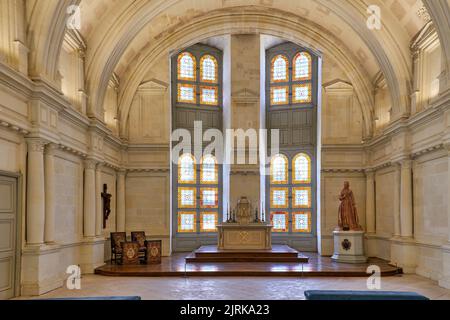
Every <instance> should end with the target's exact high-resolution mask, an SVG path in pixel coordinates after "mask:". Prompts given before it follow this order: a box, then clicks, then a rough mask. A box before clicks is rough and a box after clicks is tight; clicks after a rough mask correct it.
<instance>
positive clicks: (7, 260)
mask: <svg viewBox="0 0 450 320" xmlns="http://www.w3.org/2000/svg"><path fill="white" fill-rule="evenodd" d="M16 213H17V181H16V179H15V178H9V177H3V176H0V299H9V298H12V297H14V287H15V283H14V278H15V274H16V273H15V266H16V230H17V229H16V221H17V214H16Z"/></svg>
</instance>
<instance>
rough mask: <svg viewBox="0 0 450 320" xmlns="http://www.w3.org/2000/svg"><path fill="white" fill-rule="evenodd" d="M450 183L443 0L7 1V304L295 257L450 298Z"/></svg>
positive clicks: (2, 148) (448, 34)
mask: <svg viewBox="0 0 450 320" xmlns="http://www.w3.org/2000/svg"><path fill="white" fill-rule="evenodd" d="M198 123H200V124H201V128H200V129H198V128H197V125H198ZM233 130H234V131H233ZM261 130H266V131H261ZM272 130H276V131H277V132H278V135H277V136H276V137H274V136H271V135H270V132H271V131H272ZM227 131H230V132H234V134H236V137H234V136H232V137H231V139H229V140H227V139H225V138H224V146H223V148H217V149H216V150H215V151H214V152H207V151H205V150H208V145H209V144H210V143H211V142H212V141H215V142H217V141H218V139H219V138H218V137H219V136H220V134H218V133H222V134H223V136H225V133H226V132H227ZM208 132H209V133H211V132H212V133H211V135H210V136H208V135H207V133H208ZM236 132H237V133H236ZM253 132H255V134H254V136H253V138H255V139H256V140H255V139H253V141H256V142H257V143H256V144H252V142H251V141H252V139H251V138H252V133H253ZM260 132H267V133H268V134H267V136H266V139H263V137H262V136H261V134H260ZM174 133H177V134H174ZM183 134H189V136H191V137H192V140H191V141H190V142H187V143H186V141H183V142H184V143H186V144H187V146H189V147H190V148H191V150H192V151H190V152H185V151H183V152H181V153H180V154H179V155H178V156H177V157H176V160H174V157H175V156H176V155H175V153H174V152H173V150H175V149H176V148H177V145H178V143H179V142H180V141H181V140H180V139H179V135H183ZM242 135H243V136H244V138H243V141H244V143H243V144H242V145H241V144H239V139H240V137H242ZM197 138H199V139H200V143H199V144H200V153H198V152H197V151H198V150H197V149H196V145H195V146H194V144H195V139H197ZM235 138H236V139H235ZM246 139H248V140H246ZM246 141H248V143H247V142H246ZM274 141H275V142H279V143H278V146H277V147H278V149H275V150H278V151H277V152H276V153H272V152H271V151H272V149H274V147H273V145H272V143H273V142H274ZM230 143H231V145H230ZM255 150H257V151H256V153H255V152H254V151H255ZM239 151H240V152H241V154H242V153H243V154H244V157H243V160H244V161H239V156H237V157H235V154H236V153H237V152H239ZM221 152H223V154H218V153H221ZM252 152H253V153H252ZM252 154H256V156H253V158H252ZM224 159H227V160H230V159H232V161H231V162H230V161H223V160H224ZM241 160H242V159H241ZM252 160H253V161H252ZM344 182H348V185H349V188H350V189H351V191H352V199H353V200H352V201H353V202H354V204H355V206H354V207H353V208H355V214H356V212H357V216H356V218H357V219H358V221H357V223H356V222H355V225H357V227H358V228H359V227H360V229H361V230H357V231H355V230H354V232H356V233H357V234H356V235H355V234H353V235H352V237H353V236H354V237H355V238H349V236H347V235H346V234H345V233H344V238H345V237H346V239H345V241H344V242H342V240H343V239H344V238H342V239H341V240H339V239H340V238H337V237H339V232H340V231H336V228H337V227H338V221H341V220H340V219H341V218H340V217H341V209H340V208H341V207H340V203H341V201H343V200H342V199H341V197H340V194H341V195H342V193H341V191H342V192H344V191H345V190H348V189H345V188H344V190H343V186H344ZM449 195H450V0H370V1H369V0H302V1H297V0H246V1H243V0H182V1H176V0H151V1H150V0H120V1H119V0H52V1H49V0H1V1H0V299H10V298H18V297H36V296H42V295H45V294H48V293H52V292H55V290H65V289H64V288H66V285H67V282H66V281H67V278H68V276H70V275H71V274H72V271H70V270H72V269H71V268H73V267H74V266H75V270H79V271H80V272H81V273H82V275H83V279H85V278H84V277H85V276H86V277H88V278H87V279H92V280H86V281H88V282H89V281H94V280H95V281H98V286H99V287H102V286H104V287H105V288H107V287H108V286H109V287H110V288H111V287H114V281H116V280H115V279H118V278H115V277H109V276H111V275H117V274H114V273H118V274H119V275H122V276H125V277H126V276H133V275H136V274H137V273H139V272H141V273H142V274H141V276H142V275H145V273H149V274H151V273H152V272H153V273H155V272H161V277H163V274H165V273H167V272H177V274H179V275H180V277H183V274H184V275H186V273H185V270H186V264H187V266H188V268H191V269H189V270H191V271H192V273H191V274H192V275H193V276H195V274H196V273H202V272H205V270H206V271H208V272H211V276H208V277H206V278H207V279H210V278H211V279H212V278H213V277H214V272H215V271H217V272H218V275H221V276H223V275H226V273H227V272H228V273H230V274H233V275H235V276H239V275H240V276H247V275H248V274H251V273H253V272H255V273H259V274H260V275H261V276H263V275H264V276H265V277H270V275H271V274H272V275H274V274H276V275H277V276H278V277H279V276H280V273H283V272H285V271H286V270H290V269H289V268H290V267H289V266H290V263H291V264H292V263H302V269H301V270H302V271H299V270H300V269H295V268H297V267H295V268H294V269H293V270H294V271H292V272H294V273H295V272H297V273H298V274H300V272H306V271H305V270H310V271H311V272H313V271H314V272H317V273H320V270H316V269H315V268H316V267H317V266H319V265H323V266H325V267H323V268H326V266H327V265H329V266H330V268H334V269H336V270H338V271H337V272H339V266H342V270H343V272H344V271H345V272H348V271H349V270H350V271H352V270H353V271H354V273H355V276H358V275H359V276H361V275H362V276H364V274H366V268H367V266H368V265H370V264H376V265H380V266H381V271H382V272H385V275H387V277H386V279H388V278H389V275H394V274H395V275H398V273H400V272H401V273H402V276H401V277H403V278H402V279H404V281H403V282H402V280H401V279H400V280H398V279H397V280H386V281H398V283H401V284H402V285H404V286H405V287H407V286H408V284H411V285H412V282H413V280H411V281H409V280H408V279H415V280H414V281H416V282H421V281H429V282H427V283H430V286H431V284H432V285H433V288H435V290H437V291H439V292H441V296H445V297H447V298H448V299H450V291H448V290H446V289H450V203H449V198H450V196H449ZM342 210H344V209H342ZM343 214H344V217H345V212H344V213H343ZM242 221H244V222H242ZM340 223H341V222H339V224H340ZM342 223H344V222H342ZM358 228H357V229H358ZM352 230H353V229H352ZM344 231H345V230H344ZM347 231H348V230H347ZM136 232H140V233H136ZM132 233H133V235H132ZM112 235H116V236H119V237H122V238H121V241H123V242H124V243H125V244H124V245H123V247H120V245H119V249H117V248H116V247H115V242H114V241H116V240H115V239H111V237H112ZM336 239H338V240H336ZM348 239H350V241H349V240H348ZM352 239H354V240H352ZM141 240H142V243H144V242H145V245H144V247H142V245H139V241H141ZM133 241H134V242H133ZM357 241H360V242H357ZM136 243H138V244H136ZM336 243H337V245H338V246H339V245H340V244H341V243H342V245H343V246H344V249H345V250H346V251H348V252H352V251H353V250H360V253H359V256H358V257H356V258H354V259H353V258H352V259H353V260H354V261H353V262H362V263H363V264H362V265H361V266H359V265H358V264H357V263H356V264H355V263H348V262H349V261H346V262H347V263H346V262H342V261H340V262H339V261H337V262H336V261H333V259H334V258H335V257H336ZM357 243H360V245H358V244H357ZM126 245H128V247H125V246H126ZM120 248H123V249H120ZM134 249H136V252H135V254H136V255H135V257H134V258H136V259H139V261H138V260H136V261H137V264H140V266H139V268H141V269H139V270H138V269H136V268H134V266H132V267H129V268H127V267H126V266H122V265H121V264H120V263H118V262H117V261H116V260H117V259H119V260H121V261H122V260H124V259H125V260H127V253H128V252H129V250H134ZM227 249H230V250H240V249H242V250H241V251H239V252H237V253H236V255H235V256H229V255H227V254H228V253H229V252H228V251H227ZM117 250H119V251H117ZM122 250H123V251H122ZM223 250H225V251H223ZM249 250H250V251H249ZM252 250H256V251H252ZM258 250H268V251H267V252H265V251H264V252H265V253H264V254H263V253H261V252H263V251H258ZM269 251H270V252H269ZM224 252H225V253H224ZM255 252H257V253H258V254H256V253H255ZM144 253H145V254H144ZM150 253H152V254H153V253H155V255H157V256H158V255H159V256H160V257H157V261H156V264H155V265H149V264H142V258H143V257H144V258H143V259H144V260H145V259H147V261H150V259H153V258H155V257H151V258H149V257H148V256H149V255H150ZM344 253H345V252H344ZM265 254H267V256H266V255H265ZM289 254H290V256H289ZM292 254H293V255H292ZM332 256H333V259H332V258H331V257H332ZM338 256H339V255H338ZM117 257H119V258H117ZM214 257H217V259H219V260H214V259H216V258H214ZM338 258H339V257H338ZM158 259H159V260H158ZM227 259H228V260H229V261H234V262H240V263H242V266H244V265H245V268H250V269H245V270H244V269H242V268H244V267H242V268H241V267H240V266H241V265H240V264H228V265H227V264H226V261H227ZM358 259H359V260H358ZM361 259H362V260H361ZM367 259H369V260H367ZM337 260H339V259H337ZM152 261H153V260H152ZM214 261H216V262H217V261H219V262H220V263H221V264H220V263H219V265H208V263H212V262H214ZM367 261H369V262H367ZM144 262H145V261H144ZM245 263H247V264H245ZM269 263H280V265H276V266H275V267H274V266H273V265H271V267H267V268H266V266H268V265H269ZM283 263H287V265H283ZM197 264H198V267H195V266H196V265H197ZM169 265H170V266H172V267H170V268H175V269H176V268H179V269H176V270H166V269H164V268H169V267H168V266H169ZM217 266H219V267H217ZM284 267H286V268H287V269H283V268H284ZM76 268H79V269H76ZM130 268H131V269H130ZM133 268H134V269H133ZM227 268H229V269H227ZM251 268H254V269H251ZM334 269H333V270H334ZM130 270H131V271H130ZM183 270H184V271H183ZM244 271H245V272H244ZM286 272H291V271H286ZM94 274H95V275H94ZM152 276H153V279H154V280H148V281H156V282H155V283H159V284H160V285H159V286H161V287H164V289H163V288H162V289H161V290H162V291H161V292H166V291H167V290H168V289H167V287H165V286H164V281H165V280H164V281H163V278H161V279H156V278H157V277H155V275H154V274H152ZM338 276H339V274H338V273H336V274H334V275H332V276H330V277H328V278H327V279H328V280H327V281H330V282H329V283H330V286H332V284H333V279H335V278H337V277H338ZM89 277H91V278H89ZM408 277H414V278H408ZM203 278H205V277H203ZM280 278H282V277H280ZM124 279H128V278H124ZM143 279H145V277H143ZM383 279H384V278H383ZM83 281H84V280H83ZM117 281H118V280H117ZM124 281H125V280H124ZM127 281H128V280H127ZM129 281H130V282H129V283H130V285H137V284H136V282H135V280H133V279H132V278H130V280H129ZM142 281H147V280H142ZM158 281H159V282H158ZM161 281H162V282H161ZM171 281H175V279H174V278H171V279H170V280H167V282H166V283H171ZM193 281H200V280H193ZM248 281H252V286H255V288H256V287H258V286H259V285H261V283H263V282H264V281H265V280H264V278H263V277H262V278H260V279H258V278H253V279H251V280H248ZM258 281H260V282H258ZM299 281H300V280H299ZM302 281H303V280H302ZM304 281H306V282H305V283H308V281H310V280H304ZM364 281H365V280H364ZM199 285H201V284H199ZM280 285H281V286H282V285H283V284H282V283H281V284H280ZM86 286H88V285H86ZM172 286H173V287H176V286H177V284H176V283H175V282H174V283H173V284H172ZM226 286H227V285H225V287H226ZM230 286H231V284H230ZM350 286H351V283H350V282H349V287H350ZM157 287H158V286H157ZM153 288H155V287H154V286H153ZM344 289H345V287H344ZM398 289H399V290H401V289H402V288H401V287H400V286H399V287H398ZM89 290H90V289H89ZM105 290H106V294H108V291H107V289H105ZM153 290H155V292H158V289H153ZM225 290H226V289H225ZM243 290H244V289H243ZM256 291H257V290H256ZM280 291H282V290H280ZM419 291H420V290H419ZM56 292H59V293H57V295H58V294H61V295H62V293H61V291H56ZM110 293H111V295H114V294H115V295H118V294H117V292H116V291H114V290H112V289H111V292H110ZM291 293H292V291H291ZM71 294H74V295H77V294H78V295H82V294H86V295H88V294H89V292H87V293H83V291H79V292H75V293H71ZM161 294H162V293H161ZM168 294H169V293H168ZM292 294H295V292H294V293H292ZM261 295H262V296H254V298H259V297H264V293H261ZM151 297H154V296H151ZM157 297H158V298H165V296H157ZM172 297H173V296H172ZM229 298H233V296H232V295H231V296H229ZM269 298H270V297H269Z"/></svg>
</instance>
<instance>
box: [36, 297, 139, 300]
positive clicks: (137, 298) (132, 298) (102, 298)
mask: <svg viewBox="0 0 450 320" xmlns="http://www.w3.org/2000/svg"><path fill="white" fill-rule="evenodd" d="M39 300H47V301H66V300H69V301H71V300H73V301H76V300H141V297H138V296H130V297H83V298H53V299H39Z"/></svg>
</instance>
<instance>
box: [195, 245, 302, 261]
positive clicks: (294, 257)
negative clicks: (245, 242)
mask: <svg viewBox="0 0 450 320" xmlns="http://www.w3.org/2000/svg"><path fill="white" fill-rule="evenodd" d="M186 262H188V263H203V262H294V263H308V257H306V256H304V255H302V254H301V253H300V252H298V251H297V250H295V249H292V248H291V247H289V246H286V245H274V246H273V247H272V249H271V250H239V251H237V250H220V249H218V248H217V246H202V247H200V248H199V249H197V250H195V251H194V252H192V253H191V254H190V255H188V256H187V257H186Z"/></svg>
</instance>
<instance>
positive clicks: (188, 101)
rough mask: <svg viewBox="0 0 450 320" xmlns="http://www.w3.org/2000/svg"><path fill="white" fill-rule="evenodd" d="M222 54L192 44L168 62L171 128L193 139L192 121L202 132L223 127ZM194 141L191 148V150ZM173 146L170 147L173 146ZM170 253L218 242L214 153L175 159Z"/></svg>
mask: <svg viewBox="0 0 450 320" xmlns="http://www.w3.org/2000/svg"><path fill="white" fill-rule="evenodd" d="M222 112H223V111H222V52H221V51H220V50H218V49H216V48H213V47H210V46H206V45H201V44H197V45H194V46H192V47H189V48H186V49H185V50H182V51H180V52H179V53H178V54H176V55H174V56H173V58H172V121H173V122H172V127H173V129H186V130H188V131H189V132H190V133H191V137H192V139H193V138H194V122H195V121H201V123H202V128H203V130H204V131H205V130H207V129H219V130H221V129H222ZM193 143H194V141H192V146H191V147H192V149H191V150H194V144H193ZM175 144H176V143H174V145H175ZM172 172H173V174H172V177H173V180H172V199H173V201H172V214H173V219H172V221H173V230H174V239H173V240H174V242H173V243H174V250H175V251H186V250H192V249H195V248H198V247H199V246H201V245H207V244H212V243H214V242H215V241H217V239H216V238H217V235H216V232H217V224H218V223H219V221H221V220H222V214H221V210H222V176H221V175H222V166H221V165H220V164H219V159H217V158H216V156H215V155H214V154H205V155H203V156H202V157H201V158H200V159H196V158H195V157H194V155H193V154H191V153H186V154H182V155H179V160H178V163H177V164H173V166H172Z"/></svg>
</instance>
